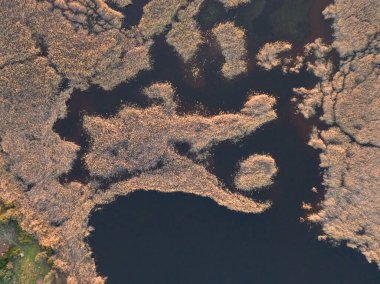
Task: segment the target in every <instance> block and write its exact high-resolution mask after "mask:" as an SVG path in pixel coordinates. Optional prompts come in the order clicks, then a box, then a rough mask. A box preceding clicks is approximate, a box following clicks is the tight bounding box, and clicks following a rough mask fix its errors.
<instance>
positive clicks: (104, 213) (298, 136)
mask: <svg viewBox="0 0 380 284" xmlns="http://www.w3.org/2000/svg"><path fill="white" fill-rule="evenodd" d="M327 4H328V1H326V0H324V1H319V0H292V1H290V0H288V1H280V0H267V1H264V0H257V1H252V4H250V5H247V6H244V7H241V8H238V9H235V10H231V11H230V12H228V13H227V12H226V11H225V10H224V9H223V8H222V6H221V4H220V3H218V2H215V1H206V5H205V6H204V7H203V9H202V11H201V13H200V15H199V16H198V19H199V21H200V24H201V27H202V29H203V30H204V31H205V35H206V36H207V33H206V30H207V29H209V28H211V27H212V26H213V25H214V24H216V23H217V22H219V21H224V20H226V19H229V20H234V19H235V20H236V24H238V25H240V26H242V27H244V28H245V29H246V30H247V37H248V38H247V42H248V49H249V56H248V59H249V73H248V74H247V75H244V76H240V77H239V78H237V79H236V80H233V81H231V82H227V81H225V80H224V79H223V78H222V77H221V75H220V73H219V70H220V67H221V65H222V63H223V58H222V57H221V55H220V54H219V53H218V50H217V48H216V47H215V45H211V46H209V47H207V46H205V47H203V48H202V50H201V52H200V53H199V54H198V55H197V57H196V60H193V62H191V63H189V64H188V65H185V64H183V63H182V61H181V60H180V58H179V57H178V56H177V55H176V54H175V53H174V51H173V49H172V48H171V47H170V46H168V45H167V44H166V42H165V39H164V36H160V37H158V38H157V39H156V43H155V45H154V46H153V48H152V57H153V58H154V59H155V63H154V68H153V70H152V71H144V72H142V73H141V74H139V76H138V77H137V78H136V79H135V80H133V81H132V82H129V83H126V84H122V85H120V86H119V87H117V88H116V89H114V90H113V91H111V92H105V91H103V90H100V89H99V88H97V87H92V88H90V89H89V90H88V91H86V92H85V93H82V92H75V93H74V95H73V97H72V98H71V99H70V101H69V102H68V109H69V114H68V117H67V118H65V119H64V120H61V121H59V122H58V123H57V124H56V126H55V130H56V131H57V132H58V133H59V134H60V135H61V136H62V137H64V138H65V139H66V140H69V141H74V142H76V143H78V144H80V145H81V146H82V150H81V152H80V155H79V157H78V159H77V161H76V163H75V166H74V169H73V170H72V171H71V172H70V173H69V174H68V175H65V176H62V178H61V181H62V182H68V181H73V180H78V181H81V182H87V181H88V180H89V174H88V172H87V170H86V168H85V167H84V165H83V161H82V159H81V157H83V155H84V154H85V153H86V151H87V149H88V141H89V140H88V137H87V136H86V135H84V134H83V128H82V123H81V117H82V116H83V114H89V115H101V116H104V117H109V116H112V115H114V114H116V113H117V111H118V110H119V109H120V108H121V106H122V105H123V104H125V103H127V104H134V105H136V106H141V107H146V106H148V105H149V104H148V101H147V100H146V98H145V97H143V96H142V95H141V89H142V88H143V87H145V86H148V85H149V84H150V83H152V82H156V81H170V82H171V83H172V84H173V86H174V87H176V89H177V93H178V103H179V108H178V111H179V112H180V113H183V114H185V113H192V112H195V111H197V112H200V113H202V114H204V115H212V114H216V113H219V112H220V111H228V112H235V111H238V110H239V109H240V108H241V107H242V106H243V104H244V102H245V101H246V99H247V96H248V92H249V91H250V90H255V91H259V92H267V93H269V94H272V95H273V96H275V97H276V98H277V100H278V103H277V111H278V116H279V118H278V120H276V121H274V122H271V123H269V124H267V125H266V126H265V127H263V128H262V129H260V130H259V131H257V132H256V133H254V134H252V135H251V136H249V137H247V138H245V139H243V140H242V141H241V142H239V143H235V144H233V143H231V142H229V141H226V142H224V143H221V144H219V145H217V146H215V147H214V148H213V149H212V157H211V158H210V160H209V161H208V165H207V168H208V169H209V170H210V171H211V172H212V173H214V174H215V175H216V176H217V177H218V178H219V179H220V180H221V181H223V182H224V183H225V184H226V186H227V187H229V188H230V190H235V189H234V187H233V183H232V177H233V174H234V172H235V170H236V165H237V163H238V161H239V160H240V159H242V158H245V157H247V156H249V155H251V154H253V153H269V154H270V155H272V156H273V157H274V158H275V160H276V162H277V165H278V167H279V169H280V171H279V173H278V175H277V177H276V179H275V183H274V185H273V186H272V187H271V188H269V189H268V190H267V191H266V192H263V193H259V194H256V195H255V198H258V199H270V200H272V201H273V204H274V205H273V208H271V209H270V210H269V211H268V212H266V213H264V214H261V215H246V214H241V213H237V212H233V211H230V210H228V209H226V208H222V207H219V206H217V205H216V204H215V203H214V202H212V201H211V200H208V199H205V198H200V197H195V196H192V195H186V194H182V193H177V194H164V193H157V192H137V193H133V194H131V195H130V196H127V197H122V198H119V199H117V200H116V201H115V202H114V203H112V204H109V205H107V206H105V207H104V208H103V210H101V211H96V212H95V213H94V214H93V215H92V216H91V219H90V225H91V226H93V227H94V228H95V231H94V232H93V234H92V235H91V237H90V238H89V240H88V241H89V244H90V246H91V247H92V249H93V251H94V257H95V259H96V264H97V267H98V271H99V273H100V274H102V275H105V276H108V278H109V281H108V283H138V284H141V283H165V284H171V283H205V284H206V283H207V284H210V283H211V284H213V283H215V284H216V283H239V284H240V283H242V284H245V283H332V284H333V283H334V284H335V283H338V284H339V283H378V281H377V282H376V279H379V277H380V274H379V272H378V270H377V269H376V266H375V265H370V264H368V263H367V262H366V260H365V259H364V257H363V256H362V255H360V254H359V253H358V252H355V251H353V250H350V249H348V248H346V247H344V246H340V247H335V248H334V247H332V246H331V245H330V244H327V243H322V242H318V241H317V240H316V237H317V234H318V230H319V228H318V227H317V226H315V227H313V229H310V228H309V226H308V225H307V224H302V223H300V222H299V218H300V217H302V216H304V214H305V213H304V211H302V209H301V205H302V202H303V201H305V202H310V203H312V204H317V203H318V201H320V200H321V198H323V190H322V188H321V171H320V169H319V167H318V164H319V158H318V154H319V153H318V152H317V151H314V150H313V149H311V148H310V147H308V146H307V145H306V142H307V140H308V135H309V133H310V131H311V127H312V124H313V123H316V121H306V120H305V119H303V118H302V117H301V116H300V115H296V114H295V111H294V108H293V106H292V105H291V103H290V99H291V97H292V88H294V87H300V86H304V87H311V86H313V85H314V84H315V83H316V78H314V77H313V76H312V75H311V74H310V73H308V72H306V71H305V70H303V71H302V72H301V73H300V74H298V75H286V76H284V75H282V74H281V72H280V71H279V70H273V71H271V72H263V71H260V70H259V69H258V68H257V66H255V64H254V59H253V58H254V56H255V54H256V53H257V51H258V49H259V48H260V47H261V46H262V44H263V43H265V42H268V41H273V40H289V41H291V42H292V43H294V46H295V52H297V51H300V50H301V49H302V46H303V45H304V44H305V43H307V42H310V41H313V40H314V39H315V38H317V37H320V36H322V37H324V38H325V39H326V40H331V30H330V29H329V26H328V24H327V23H326V22H324V21H323V19H322V17H321V16H320V14H321V11H322V9H323V7H325V6H326V5H327ZM141 7H142V5H137V6H136V9H135V10H133V7H129V8H128V9H130V13H132V14H133V15H134V16H133V17H134V18H135V20H133V17H131V22H130V23H129V25H132V24H133V23H134V21H137V19H138V18H139V17H140V16H141ZM289 7H291V8H292V10H293V11H292V13H291V14H290V15H289ZM125 12H126V16H127V17H128V11H127V10H125ZM273 15H276V16H275V17H274V16H273ZM273 19H276V21H278V19H281V21H282V22H283V23H284V27H289V26H291V27H294V29H292V30H287V29H286V28H285V29H284V27H278V25H277V26H276V25H274V23H278V22H276V21H274V20H273ZM126 25H128V23H126ZM209 40H210V41H212V38H209ZM194 66H204V68H202V69H201V72H202V77H200V78H193V77H192V75H191V74H190V72H189V69H190V67H194ZM181 149H182V150H183V151H182V152H183V154H186V147H185V145H182V147H181ZM122 178H127V175H126V176H125V177H118V178H115V179H110V180H107V181H102V182H103V186H104V188H107V186H109V185H110V184H111V183H112V182H116V181H117V180H120V179H122ZM313 186H316V187H317V188H318V189H319V193H318V194H315V193H312V192H311V190H310V189H311V188H312V187H313Z"/></svg>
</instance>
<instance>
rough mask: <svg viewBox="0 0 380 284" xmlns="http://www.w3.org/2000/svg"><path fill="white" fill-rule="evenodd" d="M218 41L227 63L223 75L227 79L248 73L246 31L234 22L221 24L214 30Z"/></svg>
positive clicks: (223, 68)
mask: <svg viewBox="0 0 380 284" xmlns="http://www.w3.org/2000/svg"><path fill="white" fill-rule="evenodd" d="M212 32H213V34H214V35H215V37H216V40H217V41H218V43H219V45H220V48H221V50H222V54H223V56H224V58H225V63H224V65H223V67H222V73H223V75H224V77H226V78H227V79H233V78H235V77H236V76H238V75H240V74H243V73H245V72H247V63H246V56H247V50H246V47H245V45H246V44H245V31H244V30H243V29H241V28H238V27H236V26H235V25H234V24H233V23H232V22H225V23H221V24H219V25H218V26H216V27H214V28H213V29H212Z"/></svg>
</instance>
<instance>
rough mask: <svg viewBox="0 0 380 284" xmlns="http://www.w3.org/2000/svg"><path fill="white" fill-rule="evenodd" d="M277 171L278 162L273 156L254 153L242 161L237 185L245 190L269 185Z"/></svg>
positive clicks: (236, 181) (236, 178) (237, 176)
mask: <svg viewBox="0 0 380 284" xmlns="http://www.w3.org/2000/svg"><path fill="white" fill-rule="evenodd" d="M276 173H277V167H276V163H275V161H274V159H273V158H272V157H271V156H268V155H252V156H250V157H248V158H247V159H245V160H244V161H241V162H240V165H239V171H238V173H237V175H236V177H235V185H236V187H237V188H238V189H241V190H245V191H250V190H254V189H260V188H263V187H267V186H269V185H271V184H272V182H273V177H274V175H275V174H276Z"/></svg>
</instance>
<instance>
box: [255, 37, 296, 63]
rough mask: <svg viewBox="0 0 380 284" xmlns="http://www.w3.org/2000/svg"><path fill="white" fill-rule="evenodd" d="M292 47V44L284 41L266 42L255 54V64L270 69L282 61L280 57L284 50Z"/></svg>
mask: <svg viewBox="0 0 380 284" xmlns="http://www.w3.org/2000/svg"><path fill="white" fill-rule="evenodd" d="M291 49H292V44H291V43H289V42H286V41H276V42H271V43H266V44H264V46H263V47H262V48H261V49H260V50H259V53H258V54H257V55H256V59H257V64H258V65H259V66H261V67H262V68H264V69H265V70H271V69H273V68H275V67H277V66H281V65H282V64H283V63H284V59H283V58H281V57H280V55H282V54H283V53H284V52H287V51H289V50H291Z"/></svg>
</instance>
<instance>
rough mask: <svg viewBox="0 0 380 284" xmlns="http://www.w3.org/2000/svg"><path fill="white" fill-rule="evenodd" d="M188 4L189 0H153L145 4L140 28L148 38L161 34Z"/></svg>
mask: <svg viewBox="0 0 380 284" xmlns="http://www.w3.org/2000/svg"><path fill="white" fill-rule="evenodd" d="M186 4H187V0H151V1H150V2H149V3H148V4H147V5H145V6H144V13H143V16H142V18H141V21H140V23H139V25H138V29H139V30H140V31H141V33H142V34H143V35H144V36H145V37H147V38H150V37H152V36H154V35H157V34H160V33H161V32H162V31H163V30H164V29H165V27H166V26H168V25H169V24H170V23H171V22H172V20H173V18H174V16H175V15H176V14H177V12H178V10H179V9H180V8H181V7H185V5H186Z"/></svg>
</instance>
